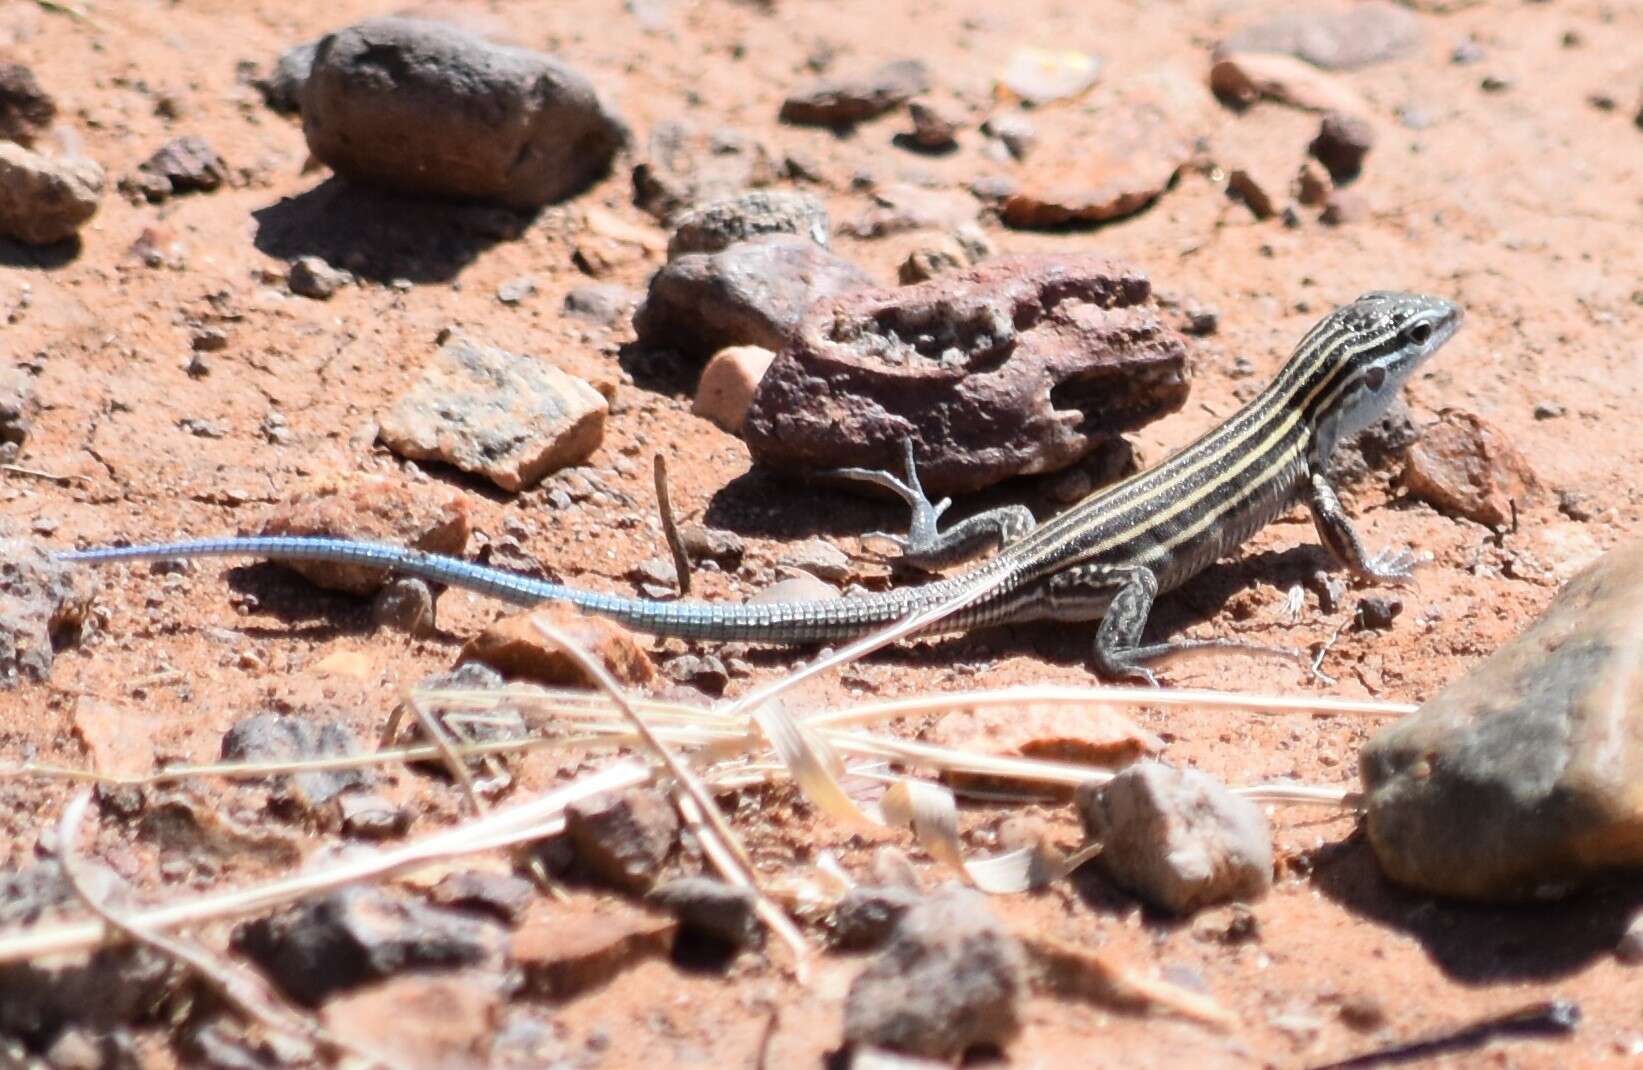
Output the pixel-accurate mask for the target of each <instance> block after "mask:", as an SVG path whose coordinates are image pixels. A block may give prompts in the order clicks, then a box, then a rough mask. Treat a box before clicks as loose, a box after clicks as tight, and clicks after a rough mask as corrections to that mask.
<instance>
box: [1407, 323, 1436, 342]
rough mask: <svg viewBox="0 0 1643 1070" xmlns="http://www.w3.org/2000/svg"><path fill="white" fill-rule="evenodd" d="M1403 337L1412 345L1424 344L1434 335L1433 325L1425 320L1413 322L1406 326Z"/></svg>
mask: <svg viewBox="0 0 1643 1070" xmlns="http://www.w3.org/2000/svg"><path fill="white" fill-rule="evenodd" d="M1403 337H1404V339H1405V340H1406V341H1408V342H1409V343H1410V344H1411V345H1417V346H1423V345H1425V344H1426V343H1427V341H1428V340H1429V339H1431V337H1432V325H1431V324H1430V323H1425V322H1422V323H1412V324H1410V325H1409V326H1408V327H1405V328H1404V331H1403Z"/></svg>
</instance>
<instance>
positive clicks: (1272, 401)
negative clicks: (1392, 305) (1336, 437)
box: [1022, 320, 1397, 550]
mask: <svg viewBox="0 0 1643 1070" xmlns="http://www.w3.org/2000/svg"><path fill="white" fill-rule="evenodd" d="M1330 325H1331V324H1330V321H1329V320H1325V321H1323V322H1322V323H1320V324H1319V325H1318V326H1317V327H1315V328H1313V331H1314V332H1317V331H1318V330H1320V329H1322V328H1323V327H1325V326H1330ZM1334 326H1336V330H1334V331H1333V332H1332V333H1330V334H1329V335H1328V336H1327V338H1323V337H1321V338H1319V339H1318V340H1317V343H1316V344H1315V345H1313V346H1311V347H1309V346H1308V345H1307V343H1306V341H1305V340H1303V341H1302V343H1301V344H1300V345H1299V346H1297V347H1296V349H1295V353H1294V355H1293V356H1291V357H1290V359H1289V363H1288V364H1287V365H1285V367H1284V369H1283V370H1282V371H1281V372H1279V374H1278V378H1277V379H1276V380H1275V381H1274V382H1273V383H1272V385H1271V386H1269V387H1268V388H1267V389H1266V390H1265V391H1263V392H1262V395H1261V396H1260V397H1257V398H1256V399H1255V400H1254V401H1253V402H1252V403H1251V404H1250V405H1249V407H1248V408H1246V409H1244V410H1243V411H1241V412H1239V413H1237V414H1236V415H1234V416H1233V417H1232V419H1231V420H1229V421H1228V422H1227V423H1225V424H1222V425H1221V426H1219V427H1217V428H1214V429H1212V430H1211V431H1209V432H1207V433H1206V434H1204V435H1203V436H1202V437H1200V438H1199V439H1197V440H1196V441H1194V442H1193V443H1192V444H1191V445H1188V446H1187V447H1186V448H1185V449H1183V450H1182V451H1181V452H1180V453H1178V454H1176V456H1175V457H1174V458H1172V460H1171V461H1166V462H1164V464H1163V465H1161V466H1159V467H1157V468H1150V469H1148V470H1147V471H1145V472H1138V473H1136V474H1135V475H1133V476H1131V477H1130V478H1129V479H1126V480H1124V481H1123V482H1122V483H1118V484H1116V485H1115V486H1112V487H1108V488H1107V489H1106V491H1105V492H1103V493H1102V495H1101V504H1102V505H1103V506H1104V507H1105V508H1104V510H1103V513H1104V515H1105V516H1113V515H1115V514H1118V513H1121V512H1128V511H1130V510H1132V509H1136V508H1138V507H1141V506H1144V505H1146V504H1148V503H1150V502H1152V501H1153V500H1155V499H1156V498H1158V497H1159V496H1160V495H1162V494H1164V493H1165V492H1167V491H1169V490H1171V489H1172V488H1174V487H1177V486H1180V485H1182V484H1184V483H1186V482H1188V481H1190V480H1191V479H1192V477H1193V476H1195V475H1197V474H1198V473H1199V472H1201V471H1203V469H1204V468H1206V467H1208V466H1209V465H1211V464H1213V463H1214V462H1215V461H1216V460H1217V459H1219V458H1221V457H1223V456H1225V455H1227V454H1228V453H1234V452H1239V448H1240V446H1241V445H1242V444H1243V443H1244V442H1245V441H1246V440H1247V439H1248V438H1249V437H1250V436H1251V435H1253V434H1255V433H1257V432H1258V431H1259V430H1260V428H1261V426H1262V425H1264V424H1265V423H1267V421H1268V420H1269V419H1270V418H1271V413H1272V411H1273V410H1274V409H1282V408H1284V407H1285V406H1287V405H1289V403H1290V402H1291V401H1292V400H1293V397H1294V394H1293V391H1294V390H1296V389H1298V388H1299V383H1298V382H1286V380H1294V379H1304V378H1305V374H1304V373H1306V372H1309V371H1311V370H1312V369H1313V368H1314V367H1316V366H1317V365H1319V364H1320V363H1326V362H1330V361H1337V360H1338V361H1339V366H1340V367H1345V366H1347V365H1349V364H1350V363H1351V360H1352V358H1353V357H1356V356H1357V355H1358V354H1359V353H1362V352H1364V351H1365V350H1368V349H1372V348H1374V347H1375V346H1378V345H1380V344H1382V343H1383V342H1385V341H1387V340H1388V339H1389V338H1392V337H1394V336H1395V335H1396V334H1397V331H1396V330H1393V331H1390V332H1388V333H1385V334H1381V335H1377V336H1376V337H1374V338H1372V339H1369V340H1367V341H1365V342H1364V343H1362V344H1361V345H1357V346H1353V347H1351V348H1349V349H1346V350H1344V351H1340V352H1336V351H1334V350H1333V348H1332V347H1333V346H1334V345H1335V343H1336V341H1337V339H1338V338H1339V337H1341V336H1342V335H1350V334H1351V328H1349V327H1346V326H1345V325H1334ZM1309 349H1310V352H1308V350H1309ZM1317 354H1325V355H1326V356H1325V357H1324V358H1323V359H1322V360H1319V359H1315V357H1316V356H1317ZM1332 379H1333V376H1331V377H1330V378H1326V379H1325V380H1324V381H1323V382H1322V383H1320V384H1319V385H1318V387H1317V388H1314V389H1313V391H1312V392H1311V393H1310V394H1309V395H1308V396H1307V398H1306V399H1305V400H1304V401H1303V402H1302V403H1301V405H1300V409H1305V408H1306V406H1308V405H1310V404H1311V403H1312V401H1313V399H1314V398H1315V397H1316V396H1317V393H1318V389H1319V388H1321V387H1323V386H1325V385H1327V384H1328V383H1329V382H1331V381H1332ZM1280 388H1284V389H1286V390H1288V391H1289V393H1287V394H1282V395H1280V394H1279V393H1278V391H1279V390H1280ZM1245 416H1254V417H1255V418H1254V419H1252V420H1250V421H1248V426H1247V427H1239V428H1238V430H1237V437H1236V438H1234V439H1232V440H1230V441H1227V442H1223V443H1221V444H1220V446H1219V448H1217V449H1214V450H1211V451H1209V452H1208V453H1206V454H1205V455H1204V456H1203V457H1202V458H1200V459H1199V460H1198V461H1196V462H1194V463H1193V464H1191V465H1188V466H1186V467H1184V468H1182V469H1181V470H1180V471H1178V472H1167V469H1168V467H1169V465H1170V464H1171V463H1173V462H1174V461H1177V460H1180V459H1181V458H1182V457H1184V456H1185V455H1187V454H1189V453H1191V452H1192V450H1193V449H1195V448H1197V447H1198V446H1199V445H1201V444H1203V443H1204V442H1207V441H1209V440H1210V439H1213V438H1215V437H1217V436H1220V435H1224V434H1227V433H1228V432H1229V431H1230V430H1231V429H1232V428H1233V427H1234V425H1237V424H1239V423H1240V422H1241V421H1242V420H1243V419H1244V417H1245ZM1298 416H1299V412H1298V411H1297V410H1291V413H1290V415H1289V416H1288V417H1286V421H1285V423H1284V424H1283V425H1282V426H1283V428H1284V430H1283V433H1287V432H1288V430H1289V429H1290V428H1291V427H1293V426H1294V423H1295V419H1296V418H1297V417H1298ZM1273 441H1274V436H1268V438H1267V440H1266V442H1265V443H1263V444H1262V445H1261V447H1260V448H1259V449H1257V450H1255V451H1254V455H1260V454H1262V453H1265V452H1266V450H1267V449H1269V448H1270V447H1271V445H1272V442H1273ZM1246 463H1247V462H1246ZM1239 471H1242V468H1240V469H1239ZM1165 474H1167V475H1168V477H1169V478H1167V479H1165V480H1163V481H1162V482H1160V483H1159V484H1158V485H1157V486H1155V487H1153V488H1151V489H1150V490H1149V491H1148V492H1146V493H1144V494H1142V495H1140V496H1139V497H1136V498H1133V499H1130V500H1128V501H1122V502H1120V501H1119V500H1118V499H1119V498H1120V497H1121V496H1122V495H1123V494H1124V493H1125V492H1126V491H1128V490H1131V489H1133V488H1134V487H1135V486H1137V485H1138V484H1140V483H1142V482H1144V481H1146V480H1148V479H1152V478H1156V477H1158V476H1160V475H1165ZM1222 482H1225V480H1221V481H1218V482H1216V483H1212V484H1208V485H1207V486H1206V487H1205V488H1202V489H1201V491H1200V493H1198V494H1195V495H1193V496H1192V497H1191V498H1190V499H1189V500H1190V501H1194V502H1196V501H1199V500H1202V498H1203V493H1202V490H1209V489H1213V488H1215V487H1219V486H1220V485H1221V483H1222ZM1091 504H1092V505H1093V504H1095V503H1091ZM1179 512H1180V510H1179V509H1172V510H1171V511H1169V512H1167V513H1166V514H1165V515H1164V517H1148V518H1146V519H1144V520H1142V521H1140V522H1139V523H1137V525H1136V526H1135V527H1133V528H1131V529H1129V531H1128V532H1127V533H1126V535H1125V536H1124V537H1126V538H1128V537H1131V536H1133V535H1134V534H1135V533H1136V532H1139V531H1141V530H1143V529H1145V528H1147V527H1149V526H1151V525H1152V524H1153V523H1155V522H1157V521H1159V520H1161V519H1164V518H1167V517H1170V516H1175V515H1177V514H1178V513H1179ZM1099 522H1100V519H1099V518H1092V517H1090V516H1089V515H1088V514H1087V512H1086V511H1085V510H1084V509H1080V508H1077V507H1074V508H1072V509H1069V510H1068V511H1067V512H1065V513H1062V514H1061V515H1060V516H1058V517H1056V518H1055V519H1053V520H1051V521H1050V522H1049V523H1047V524H1044V525H1043V526H1041V527H1039V528H1036V529H1035V530H1034V531H1033V532H1032V533H1030V534H1029V535H1028V536H1027V538H1026V539H1025V540H1024V541H1023V544H1022V549H1023V550H1027V549H1029V548H1030V547H1032V546H1038V545H1042V544H1044V543H1045V542H1052V541H1055V540H1056V539H1057V537H1059V536H1060V535H1061V534H1062V533H1063V532H1064V531H1065V529H1067V528H1069V527H1075V528H1083V527H1085V526H1087V525H1089V524H1091V523H1099ZM1109 548H1110V547H1109Z"/></svg>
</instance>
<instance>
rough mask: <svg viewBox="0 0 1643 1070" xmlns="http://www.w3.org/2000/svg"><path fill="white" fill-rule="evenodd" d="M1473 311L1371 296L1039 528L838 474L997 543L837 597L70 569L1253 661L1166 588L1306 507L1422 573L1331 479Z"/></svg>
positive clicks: (1392, 568) (327, 552) (719, 634)
mask: <svg viewBox="0 0 1643 1070" xmlns="http://www.w3.org/2000/svg"><path fill="white" fill-rule="evenodd" d="M1460 320H1461V312H1460V309H1459V307H1457V306H1456V305H1454V304H1453V303H1451V302H1449V301H1445V300H1443V299H1441V298H1437V297H1427V296H1422V295H1419V294H1409V293H1393V292H1375V293H1368V294H1365V295H1363V296H1362V297H1360V298H1358V299H1357V300H1356V301H1354V302H1352V303H1351V304H1349V305H1346V306H1343V307H1341V308H1338V309H1336V310H1335V311H1334V312H1332V313H1330V314H1329V315H1328V316H1327V317H1325V318H1324V319H1323V321H1322V322H1320V323H1319V324H1318V325H1317V326H1315V327H1314V328H1313V329H1312V330H1311V331H1310V332H1309V333H1308V334H1307V335H1306V337H1305V338H1303V339H1302V340H1301V342H1300V344H1299V345H1298V346H1297V347H1296V349H1295V352H1294V354H1293V355H1292V356H1291V357H1290V359H1289V361H1288V362H1287V363H1286V364H1285V365H1284V367H1283V369H1282V370H1281V371H1280V372H1279V373H1278V376H1277V378H1276V379H1274V380H1273V382H1272V383H1271V385H1269V386H1268V387H1267V388H1266V389H1265V390H1263V391H1262V392H1261V393H1260V394H1259V395H1258V396H1257V397H1256V398H1254V399H1253V400H1252V401H1250V402H1249V403H1248V404H1247V405H1245V406H1244V407H1243V408H1242V409H1240V410H1239V411H1238V412H1237V413H1236V414H1235V415H1234V416H1233V417H1232V418H1231V419H1229V420H1227V421H1226V422H1225V423H1223V424H1222V425H1220V426H1219V427H1217V428H1215V429H1214V430H1212V431H1210V432H1208V433H1207V434H1205V435H1204V436H1203V437H1201V438H1199V439H1198V440H1197V441H1196V442H1194V443H1193V444H1192V445H1190V446H1188V447H1187V448H1186V449H1184V450H1182V451H1181V452H1179V453H1177V454H1175V455H1174V456H1173V457H1171V458H1170V459H1169V460H1167V461H1165V462H1164V463H1163V464H1160V465H1158V466H1157V467H1155V468H1152V469H1150V470H1148V471H1145V472H1142V473H1140V474H1138V475H1135V476H1133V477H1131V478H1129V479H1126V480H1124V481H1122V482H1120V483H1117V484H1115V485H1112V486H1109V487H1104V488H1102V489H1100V490H1098V491H1096V492H1095V493H1093V494H1091V495H1090V496H1089V497H1087V498H1085V499H1084V500H1083V501H1081V502H1079V503H1078V504H1077V505H1075V506H1073V507H1072V508H1070V509H1068V510H1067V511H1065V512H1063V513H1061V514H1060V515H1058V516H1056V517H1055V518H1053V519H1052V520H1050V521H1048V522H1046V523H1045V524H1043V525H1037V526H1035V521H1034V519H1033V516H1032V514H1031V513H1030V512H1028V510H1027V509H1026V508H1025V507H1024V506H1010V507H1006V508H1003V509H995V510H991V511H988V512H985V513H981V514H978V515H977V516H974V517H971V518H969V519H968V520H965V521H961V522H959V523H957V524H954V525H952V526H950V527H949V528H948V529H947V530H946V531H939V530H938V529H937V526H936V524H937V520H938V519H939V518H940V516H941V513H942V511H943V510H945V509H946V508H947V506H948V504H949V502H948V501H946V500H944V501H942V502H940V503H935V504H932V503H931V502H930V501H929V500H928V499H927V498H926V497H925V495H924V493H923V491H922V490H921V489H920V487H919V484H918V479H917V476H916V473H915V471H914V466H913V457H912V446H911V444H910V443H909V444H908V446H907V458H906V461H907V470H906V478H905V480H903V479H899V478H897V477H895V476H892V475H890V474H889V473H885V472H871V471H865V470H859V469H851V470H847V471H844V472H841V473H837V474H840V475H844V476H847V477H850V478H854V479H861V480H867V481H870V482H874V483H877V484H879V485H881V486H885V487H888V488H890V489H892V490H894V491H895V492H896V493H898V494H900V495H901V496H902V497H903V498H904V499H905V500H906V501H907V502H908V504H909V505H911V506H912V510H913V520H912V525H911V530H910V532H909V534H908V536H907V537H906V538H905V539H901V540H898V541H899V542H900V544H901V546H902V549H903V555H904V557H905V558H906V559H907V560H908V561H909V562H910V563H913V564H916V565H921V566H925V567H935V566H941V565H950V564H955V563H957V562H959V561H963V560H966V559H968V558H973V557H975V556H978V555H979V554H981V553H982V552H984V551H986V550H988V549H991V548H995V547H996V548H998V552H997V553H996V554H994V555H993V556H992V557H991V558H989V559H988V560H986V561H985V562H983V563H981V564H979V565H977V566H975V567H974V568H972V569H969V570H967V571H965V572H963V573H960V574H958V575H955V576H952V577H949V578H946V579H941V580H937V581H934V582H931V583H928V584H924V585H919V586H910V587H898V588H896V589H894V590H891V591H887V592H883V593H875V594H867V595H860V596H856V597H849V598H843V599H837V600H832V601H808V602H788V603H774V604H765V605H737V604H712V603H703V602H650V601H644V600H641V599H635V598H625V597H620V596H616V595H607V594H598V593H595V592H591V591H582V590H577V589H575V588H571V587H566V586H563V585H560V584H556V583H549V582H546V581H542V580H536V579H531V578H529V577H525V576H519V575H516V574H514V573H510V572H506V571H504V570H501V569H495V568H488V567H485V566H482V565H475V564H471V563H469V562H466V561H462V560H460V559H457V558H450V557H441V556H438V555H433V554H427V553H422V552H420V551H416V550H408V549H403V548H401V547H397V546H387V545H379V544H375V543H362V542H353V541H350V540H346V539H332V538H305V537H298V536H290V537H286V536H273V537H269V536H265V537H245V538H225V539H211V540H202V541H195V542H172V543H162V544H153V545H143V546H123V547H109V548H99V549H88V550H73V551H65V552H61V553H58V554H57V555H56V557H57V558H58V559H59V560H63V561H78V562H87V563H103V562H112V561H131V560H139V559H156V558H187V557H223V556H235V557H264V558H269V559H272V560H276V561H295V560H309V561H327V562H333V563H337V564H360V565H371V566H379V567H382V568H385V569H390V570H392V571H394V572H397V573H399V574H401V575H406V576H415V577H420V578H422V579H425V580H428V581H431V582H436V583H442V584H448V585H451V586H455V587H461V588H465V589H468V590H472V591H477V592H479V593H481V594H485V595H490V596H493V597H496V598H499V599H502V600H504V601H507V602H512V603H516V604H519V605H524V606H532V605H537V604H539V603H542V602H552V601H558V602H568V603H570V604H572V605H575V606H579V607H581V608H582V609H584V610H587V611H589V612H592V613H596V614H599V615H601V616H606V617H611V618H614V619H615V620H617V621H620V622H621V623H623V624H626V625H628V626H630V627H633V628H636V629H639V630H641V631H646V632H651V633H655V634H659V635H673V636H683V637H687V638H694V639H709V640H751V641H755V642H766V643H807V642H818V641H833V640H839V639H847V638H854V637H857V636H860V635H863V634H866V633H867V632H870V631H873V630H874V629H877V628H880V627H882V626H885V625H888V624H891V623H894V622H896V621H898V620H901V619H903V618H904V617H907V616H908V615H910V614H913V613H916V612H919V611H921V610H928V609H931V608H932V607H934V606H936V605H937V604H938V603H941V602H945V601H947V600H949V599H953V598H954V597H955V596H958V595H961V594H963V593H964V592H967V591H968V592H975V591H976V590H978V589H980V590H981V591H982V593H981V594H979V595H978V596H976V597H974V598H972V599H971V600H970V601H969V602H968V603H967V604H965V605H963V606H962V607H960V608H958V609H956V610H955V611H954V612H953V613H951V614H950V615H947V616H945V617H942V618H940V619H938V620H936V621H935V622H934V623H933V624H931V625H929V626H927V627H926V628H925V629H923V630H924V631H926V632H951V631H965V630H968V629H972V628H978V627H984V626H990V625H998V624H1010V623H1015V622H1018V621H1031V620H1059V621H1093V620H1100V621H1101V624H1100V627H1099V629H1098V630H1097V632H1096V639H1095V651H1094V659H1093V660H1094V665H1095V668H1096V669H1097V670H1098V671H1099V672H1100V673H1101V674H1102V675H1105V676H1109V677H1133V678H1140V679H1142V680H1146V681H1149V682H1151V681H1153V675H1152V673H1151V671H1150V670H1149V669H1147V668H1146V663H1148V662H1151V661H1154V660H1156V659H1158V658H1160V657H1162V656H1165V655H1168V654H1172V653H1177V652H1190V651H1197V650H1214V649H1223V650H1238V649H1243V650H1248V649H1249V646H1248V645H1247V644H1240V643H1236V642H1229V641H1226V640H1216V639H1207V640H1190V641H1177V642H1161V643H1151V644H1142V643H1141V631H1142V627H1143V626H1144V625H1145V624H1146V620H1147V615H1148V613H1149V612H1150V610H1151V608H1152V603H1153V599H1154V598H1155V597H1156V596H1157V595H1158V593H1159V592H1160V591H1167V590H1170V589H1171V588H1174V587H1177V586H1179V585H1180V584H1182V583H1184V582H1185V581H1186V580H1188V579H1189V578H1191V577H1192V576H1193V575H1195V574H1197V573H1198V572H1199V571H1201V570H1202V569H1204V568H1205V567H1207V566H1208V565H1209V564H1211V563H1212V562H1214V561H1215V560H1216V559H1218V558H1220V557H1221V556H1223V555H1224V554H1226V553H1228V552H1229V551H1231V550H1233V549H1235V548H1236V547H1238V546H1239V545H1241V544H1242V543H1243V542H1244V540H1246V539H1247V538H1249V537H1250V536H1251V535H1253V534H1254V533H1255V532H1256V531H1258V530H1259V529H1260V528H1262V527H1264V526H1265V525H1266V524H1267V523H1268V522H1269V521H1271V520H1273V519H1274V518H1275V517H1277V516H1279V515H1280V514H1282V513H1283V512H1285V511H1286V510H1287V509H1288V508H1289V507H1290V506H1291V505H1292V504H1293V503H1294V502H1295V501H1297V500H1303V501H1305V502H1306V503H1307V505H1308V507H1309V508H1310V509H1311V512H1312V518H1313V520H1314V521H1315V523H1316V525H1317V528H1318V534H1319V535H1320V536H1321V538H1322V539H1323V543H1324V545H1325V546H1327V547H1328V548H1329V550H1330V551H1331V553H1333V555H1334V556H1335V557H1336V558H1337V559H1338V560H1339V561H1341V562H1342V563H1343V564H1344V565H1345V566H1346V567H1347V568H1348V569H1350V570H1351V571H1352V572H1353V573H1354V574H1355V575H1356V576H1358V577H1359V578H1361V579H1363V580H1367V581H1374V582H1383V583H1395V582H1400V581H1404V580H1407V579H1408V578H1409V576H1410V575H1411V572H1412V568H1413V564H1414V558H1413V555H1412V554H1410V553H1409V552H1408V551H1398V552H1395V553H1384V554H1381V555H1378V556H1370V555H1369V553H1368V552H1367V551H1366V550H1365V548H1364V545H1363V543H1362V541H1361V540H1360V539H1359V538H1358V535H1357V533H1356V532H1355V531H1354V530H1353V529H1352V526H1351V523H1350V522H1349V521H1348V519H1347V517H1346V514H1345V512H1344V511H1343V510H1342V508H1341V504H1340V501H1339V499H1338V498H1337V497H1336V495H1335V491H1334V489H1333V488H1332V487H1331V486H1330V483H1329V480H1328V475H1327V472H1328V462H1329V457H1330V453H1331V451H1332V450H1333V449H1334V447H1335V444H1336V442H1337V441H1339V440H1340V439H1341V438H1342V436H1344V435H1347V434H1349V433H1351V432H1353V431H1355V430H1358V429H1361V428H1363V427H1365V426H1367V425H1368V424H1369V423H1371V422H1372V421H1373V420H1374V419H1376V417H1377V416H1379V414H1380V413H1381V412H1382V411H1383V410H1384V409H1385V408H1386V406H1387V405H1388V404H1390V402H1391V401H1392V399H1393V397H1394V396H1395V395H1396V393H1397V391H1398V390H1399V388H1400V387H1402V385H1403V383H1404V382H1405V381H1406V380H1407V379H1408V378H1409V376H1410V375H1411V374H1412V373H1413V372H1414V370H1415V369H1416V368H1417V367H1419V366H1420V365H1421V363H1422V362H1423V361H1425V360H1426V359H1427V358H1428V357H1430V356H1431V355H1432V354H1433V353H1434V352H1436V351H1437V349H1438V348H1439V347H1440V346H1442V345H1443V344H1444V343H1445V342H1446V341H1448V340H1449V338H1450V336H1451V335H1453V334H1454V333H1455V331H1456V329H1457V328H1458V327H1459V326H1460Z"/></svg>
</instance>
